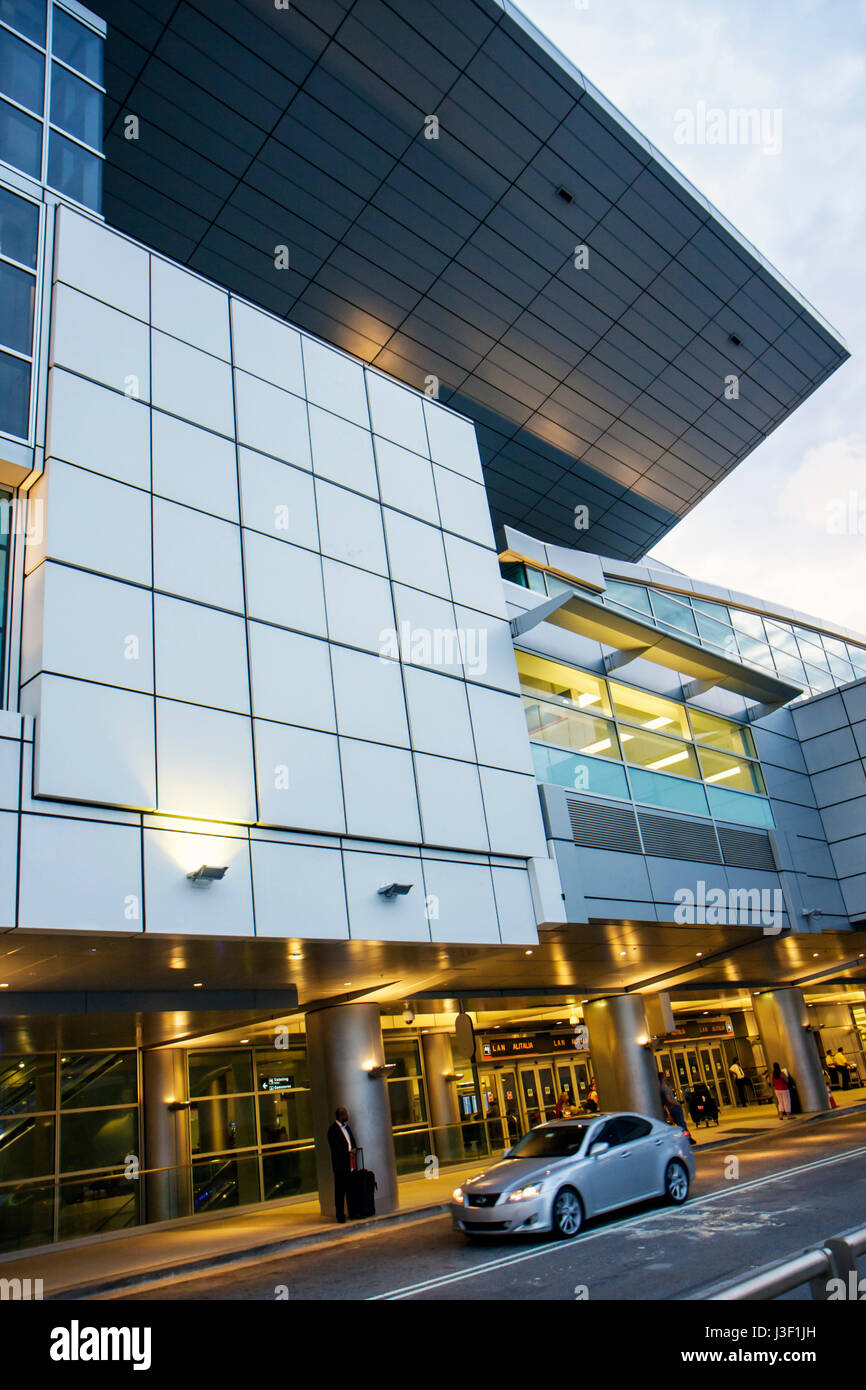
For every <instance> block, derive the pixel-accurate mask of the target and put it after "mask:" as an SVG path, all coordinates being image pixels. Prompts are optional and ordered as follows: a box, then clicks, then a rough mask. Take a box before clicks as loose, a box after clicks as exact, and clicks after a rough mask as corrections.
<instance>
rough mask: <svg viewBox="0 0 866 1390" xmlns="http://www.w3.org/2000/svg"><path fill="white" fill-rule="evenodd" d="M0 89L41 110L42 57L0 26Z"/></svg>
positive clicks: (23, 103) (42, 84)
mask: <svg viewBox="0 0 866 1390" xmlns="http://www.w3.org/2000/svg"><path fill="white" fill-rule="evenodd" d="M0 91H2V92H3V94H4V96H7V97H11V98H12V100H13V101H17V102H20V104H21V105H22V106H26V107H27V110H28V111H35V112H36V113H37V114H38V115H40V116H41V114H42V107H43V104H44V94H45V59H44V58H43V56H42V54H41V53H38V52H37V50H36V49H35V48H31V47H30V44H29V43H25V42H24V40H23V39H16V37H15V35H14V34H10V33H9V31H8V30H7V29H0Z"/></svg>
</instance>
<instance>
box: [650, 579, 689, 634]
mask: <svg viewBox="0 0 866 1390" xmlns="http://www.w3.org/2000/svg"><path fill="white" fill-rule="evenodd" d="M650 597H651V598H652V605H653V612H654V613H655V616H656V617H657V618H658V620H659V622H660V623H665V624H667V626H668V627H675V628H677V629H678V630H679V631H680V632H688V633H689V634H690V635H691V636H695V635H696V634H697V631H698V628H697V623H696V622H695V615H694V613H693V612H692V610H691V608H689V607H688V606H687V605H686V604H684V603H680V602H679V600H678V599H675V598H673V597H672V596H671V595H670V594H663V593H660V592H659V591H658V590H656V589H652V590H650Z"/></svg>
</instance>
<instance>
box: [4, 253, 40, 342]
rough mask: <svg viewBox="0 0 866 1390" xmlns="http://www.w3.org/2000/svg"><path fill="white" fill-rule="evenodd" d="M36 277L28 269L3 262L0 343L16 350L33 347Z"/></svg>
mask: <svg viewBox="0 0 866 1390" xmlns="http://www.w3.org/2000/svg"><path fill="white" fill-rule="evenodd" d="M35 294H36V277H35V276H34V275H31V274H30V272H29V270H19V269H18V267H17V266H15V265H7V264H6V262H5V261H0V343H2V344H3V345H4V347H9V348H14V350H15V351H16V352H26V353H30V352H31V350H32V347H33V302H34V298H35Z"/></svg>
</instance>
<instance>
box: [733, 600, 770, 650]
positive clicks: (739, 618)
mask: <svg viewBox="0 0 866 1390" xmlns="http://www.w3.org/2000/svg"><path fill="white" fill-rule="evenodd" d="M731 622H732V623H733V625H734V627H735V628H736V629H737V631H738V632H745V633H746V634H747V635H748V636H749V637H757V638H758V639H759V640H760V641H761V642H763V641H764V623H763V620H762V619H761V617H760V615H759V614H758V613H747V612H746V611H745V609H744V608H732V609H731Z"/></svg>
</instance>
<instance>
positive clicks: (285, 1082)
mask: <svg viewBox="0 0 866 1390" xmlns="http://www.w3.org/2000/svg"><path fill="white" fill-rule="evenodd" d="M294 1084H295V1078H294V1077H293V1076H265V1077H263V1078H262V1090H263V1091H291V1089H292V1087H293V1086H294Z"/></svg>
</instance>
